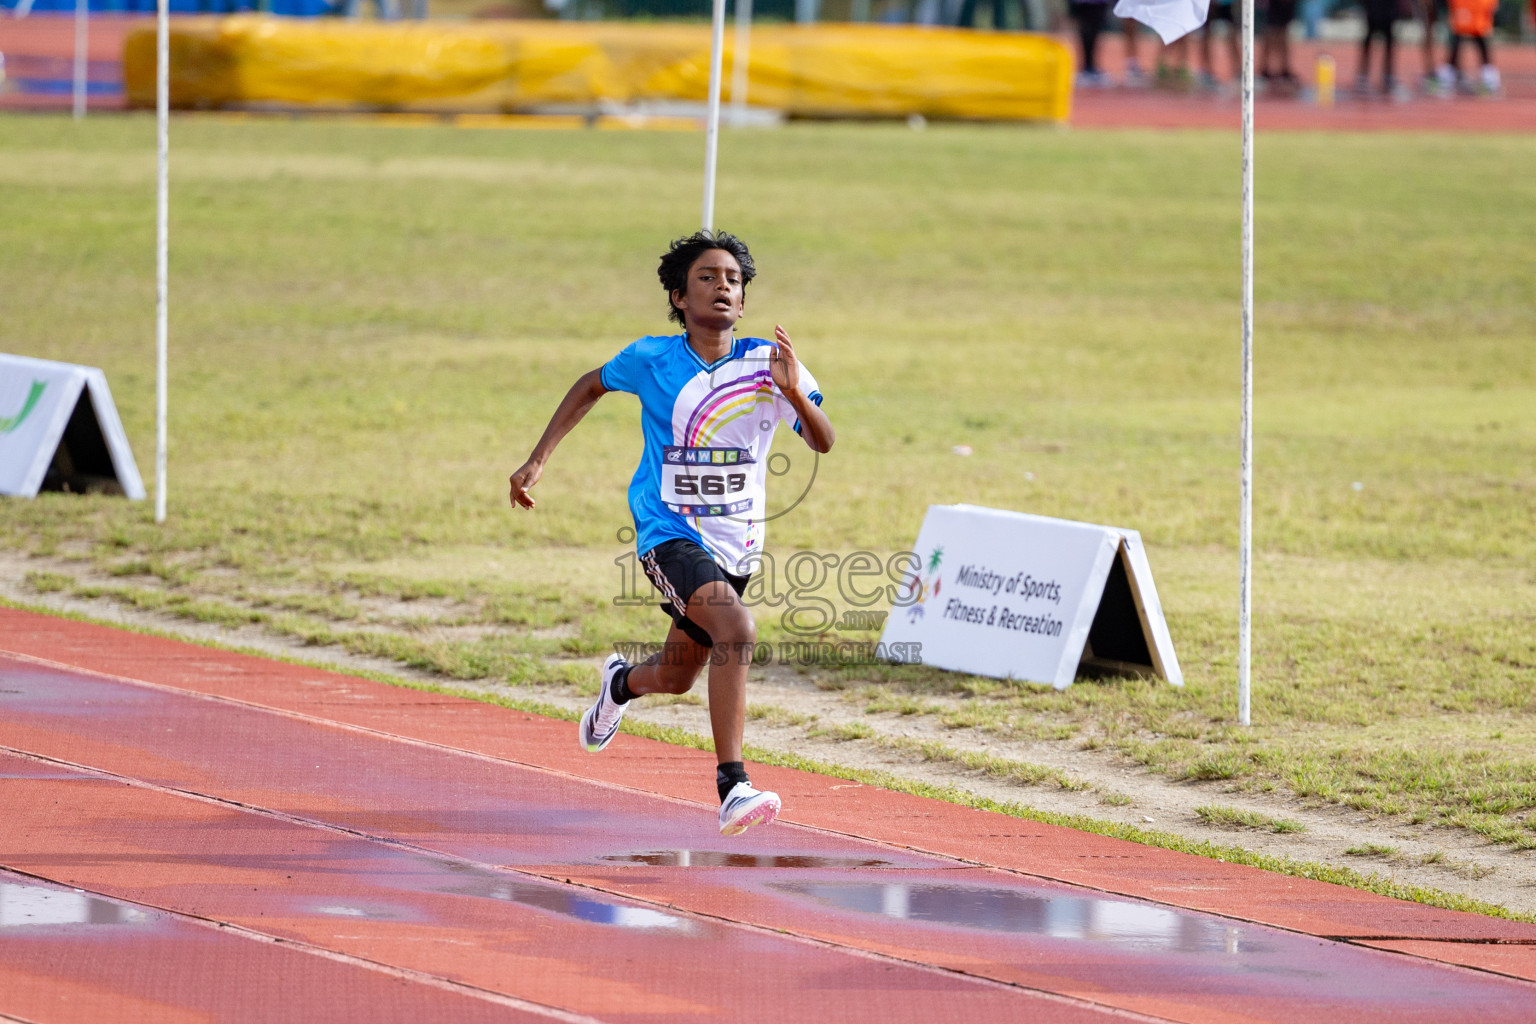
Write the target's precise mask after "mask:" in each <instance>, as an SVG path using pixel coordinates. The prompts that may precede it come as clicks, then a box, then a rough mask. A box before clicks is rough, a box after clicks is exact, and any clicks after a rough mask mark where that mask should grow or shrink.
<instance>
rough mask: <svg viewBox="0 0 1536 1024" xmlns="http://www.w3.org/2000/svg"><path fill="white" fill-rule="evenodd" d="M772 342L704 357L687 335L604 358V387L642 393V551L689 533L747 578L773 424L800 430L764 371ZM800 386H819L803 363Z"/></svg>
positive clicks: (638, 514)
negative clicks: (710, 359)
mask: <svg viewBox="0 0 1536 1024" xmlns="http://www.w3.org/2000/svg"><path fill="white" fill-rule="evenodd" d="M773 348H774V345H773V343H772V342H768V341H764V340H763V339H762V338H737V339H736V342H735V344H734V345H733V346H732V348H731V351H730V354H729V355H726V356H724V357H723V358H721V359H720V360H719V361H718V362H715V363H713V364H706V363H705V362H704V360H702V359H700V358H699V355H698V353H697V352H695V351H694V350H693V349H692V348H690V347H689V345H688V338H687V336H686V335H682V334H673V335H669V336H663V337H658V336H651V337H645V338H641V339H640V340H639V341H636V342H635V343H634V344H632V345H630V346H628V347H627V348H625V349H624V350H623V351H622V352H620V353H619V354H618V355H616V356H614V357H613V358H612V359H610V360H609V361H608V362H607V363H605V364H604V365H603V370H602V379H603V387H605V388H607V389H608V390H609V391H627V392H629V393H630V394H632V395H637V396H639V398H640V421H641V430H642V433H643V434H644V436H645V451H644V453H643V454H642V455H641V456H640V467H639V468H638V469H636V470H635V477H634V480H633V481H631V483H630V485H629V510H630V512H631V513H632V514H633V515H634V517H635V533H636V538H635V547H636V549H637V550H638V551H639V553H640V554H642V555H643V554H645V553H646V552H647V551H649V550H651V549H652V548H654V547H655V546H656V545H658V544H660V543H662V542H663V541H667V540H672V539H673V538H681V539H683V540H691V541H693V542H694V543H695V544H698V545H700V546H701V547H703V548H704V550H706V551H708V552H709V553H710V556H711V557H713V558H714V560H715V561H716V562H717V563H718V564H719V565H720V567H721V568H722V569H724V570H726V571H727V572H730V573H735V574H737V575H746V574H747V572H750V571H751V567H752V564H753V563H754V562H756V561H757V556H758V555H759V553H760V552H761V551H762V549H763V536H764V529H763V516H764V514H765V494H766V491H765V488H764V484H765V481H766V477H767V472H768V453H769V449H770V448H771V447H772V445H773V434H774V431H775V430H776V429H777V428H778V425H779V421H780V420H782V421H784V422H786V423H789V424H791V425H793V427H794V429H795V431H796V432H797V433H798V432H799V430H800V421H799V418H798V417H797V416H796V414H795V408H794V406H792V405H790V404H789V400H788V399H786V398H785V397H784V395H783V393H782V392H780V391H779V389H778V387H777V385H775V384H774V383H773V375H772V374H771V373H770V372H769V369H768V358H769V354H770V353H771V352H772V351H773ZM800 390H801V391H803V392H804V393H805V394H806V395H807V396H808V397H809V398H810V400H811V401H813V402H815V403H816V404H817V405H820V404H821V392H820V391H819V390H817V387H816V379H815V378H814V377H812V376H811V373H810V371H809V370H807V369H806V368H805V364H804V363H801V364H800Z"/></svg>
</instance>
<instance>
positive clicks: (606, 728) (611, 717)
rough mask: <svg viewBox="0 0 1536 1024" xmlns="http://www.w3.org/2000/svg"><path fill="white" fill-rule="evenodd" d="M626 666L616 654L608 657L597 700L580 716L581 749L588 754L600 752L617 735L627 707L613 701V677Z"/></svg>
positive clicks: (604, 665)
mask: <svg viewBox="0 0 1536 1024" xmlns="http://www.w3.org/2000/svg"><path fill="white" fill-rule="evenodd" d="M628 664H629V662H627V661H625V660H624V659H623V658H622V657H620V656H619V655H617V654H610V655H608V660H607V661H605V662H603V685H602V688H601V689H599V690H598V691H597V700H596V701H595V702H594V703H593V704H592V706H591V707H590V708H587V711H586V713H585V714H584V715H582V716H581V732H580V734H579V739H580V741H581V749H583V750H585V751H586V752H587V753H589V754H595V753H597V752H598V751H599V750H602V749H603V748H604V747H606V746H607V745H608V744H610V743H612V742H613V738H614V737H615V736H617V735H618V734H619V723H620V722H622V721H623V720H624V709H625V708H626V707H628V706H629V705H628V704H620V703H618V702H617V701H615V700H614V699H613V677H614V676H616V675H618V673H619V669H621V668H624V667H625V666H626V665H628Z"/></svg>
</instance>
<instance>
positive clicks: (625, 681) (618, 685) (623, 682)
mask: <svg viewBox="0 0 1536 1024" xmlns="http://www.w3.org/2000/svg"><path fill="white" fill-rule="evenodd" d="M634 670H635V666H633V665H625V666H624V667H623V668H621V669H619V671H618V672H617V673H616V674H615V675H614V677H613V685H612V686H610V687H608V696H610V697H612V698H613V702H614V703H615V704H628V703H629V702H630V701H632V700H634V699H635V694H633V693H630V692H629V674H630V673H631V672H633V671H634Z"/></svg>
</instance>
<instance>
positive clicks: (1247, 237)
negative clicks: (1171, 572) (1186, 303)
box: [1237, 0, 1253, 725]
mask: <svg viewBox="0 0 1536 1024" xmlns="http://www.w3.org/2000/svg"><path fill="white" fill-rule="evenodd" d="M1242 4H1243V11H1242V18H1243V25H1242V32H1243V413H1242V430H1243V454H1242V478H1243V482H1242V507H1241V510H1240V512H1239V522H1238V547H1239V549H1240V550H1239V555H1238V561H1239V572H1240V574H1241V576H1242V579H1241V581H1240V582H1239V584H1238V598H1237V720H1238V723H1239V724H1240V725H1248V724H1249V723H1250V715H1249V709H1250V700H1249V698H1250V688H1249V683H1250V678H1249V673H1250V668H1251V662H1252V658H1253V644H1252V619H1253V0H1242Z"/></svg>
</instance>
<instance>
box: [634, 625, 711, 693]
mask: <svg viewBox="0 0 1536 1024" xmlns="http://www.w3.org/2000/svg"><path fill="white" fill-rule="evenodd" d="M708 663H709V648H708V647H705V646H704V645H703V644H701V643H699V642H697V641H696V640H694V639H693V637H691V636H689V635H688V634H687V633H684V632H683V631H682V629H681V628H679V627H678V625H677V623H675V622H674V623H672V628H671V629H669V630H668V631H667V639H666V643H665V645H664V647H663V648H662V652H661V653H660V654H653V655H651V656H650V657H649V658H647V659H646V660H645V661H643V662H642V663H640V664H639V665H636V666H635V667H634V668H632V669H630V670H629V678H628V679H627V680H625V683H624V685H625V687H626V688H627V689H628V690H629V692H630V693H632V694H634V695H635V696H636V697H640V696H643V695H644V694H647V693H687V692H688V691H689V690H691V689H693V684H694V681H695V680H697V679H698V678H699V672H700V670H702V669H703V668H704V666H705V665H706V664H708Z"/></svg>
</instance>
